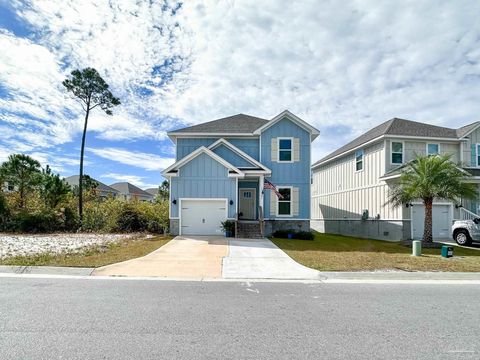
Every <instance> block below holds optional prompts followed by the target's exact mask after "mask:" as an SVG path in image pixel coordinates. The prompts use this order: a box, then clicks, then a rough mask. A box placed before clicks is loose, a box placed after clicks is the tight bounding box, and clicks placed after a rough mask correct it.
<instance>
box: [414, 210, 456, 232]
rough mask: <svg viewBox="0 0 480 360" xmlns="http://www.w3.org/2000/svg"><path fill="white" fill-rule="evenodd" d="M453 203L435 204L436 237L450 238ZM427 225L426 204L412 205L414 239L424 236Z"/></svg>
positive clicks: (433, 223)
mask: <svg viewBox="0 0 480 360" xmlns="http://www.w3.org/2000/svg"><path fill="white" fill-rule="evenodd" d="M451 208H452V206H451V205H444V204H433V208H432V235H433V238H434V239H450V237H451V234H450V232H451V226H452V212H451ZM424 226H425V206H423V204H414V205H413V207H412V237H413V239H414V240H421V239H422V238H423V229H424Z"/></svg>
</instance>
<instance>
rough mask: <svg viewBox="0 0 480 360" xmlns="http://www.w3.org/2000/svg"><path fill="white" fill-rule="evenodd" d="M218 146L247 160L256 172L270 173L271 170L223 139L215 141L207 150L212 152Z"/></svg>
mask: <svg viewBox="0 0 480 360" xmlns="http://www.w3.org/2000/svg"><path fill="white" fill-rule="evenodd" d="M220 145H223V146H225V147H227V148H229V149H230V150H232V151H234V152H235V153H237V154H238V155H239V156H241V157H242V158H244V159H245V160H247V161H248V162H250V163H251V164H252V165H255V167H256V169H257V170H263V171H265V172H268V173H271V170H270V169H269V168H267V167H266V166H265V165H263V164H261V163H260V162H258V161H257V160H255V159H254V158H252V157H251V156H250V155H248V154H247V153H245V152H244V151H242V150H241V149H239V148H237V147H236V146H235V145H233V144H232V143H230V142H228V141H227V140H225V139H224V138H221V139H218V140H217V141H215V142H214V143H213V144H211V145H210V146H209V147H208V149H209V150H213V149H215V148H217V147H218V146H220Z"/></svg>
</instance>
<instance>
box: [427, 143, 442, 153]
mask: <svg viewBox="0 0 480 360" xmlns="http://www.w3.org/2000/svg"><path fill="white" fill-rule="evenodd" d="M438 154H440V144H427V156H430V155H438Z"/></svg>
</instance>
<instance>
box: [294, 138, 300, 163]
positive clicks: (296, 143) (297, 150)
mask: <svg viewBox="0 0 480 360" xmlns="http://www.w3.org/2000/svg"><path fill="white" fill-rule="evenodd" d="M293 161H300V139H299V138H294V139H293Z"/></svg>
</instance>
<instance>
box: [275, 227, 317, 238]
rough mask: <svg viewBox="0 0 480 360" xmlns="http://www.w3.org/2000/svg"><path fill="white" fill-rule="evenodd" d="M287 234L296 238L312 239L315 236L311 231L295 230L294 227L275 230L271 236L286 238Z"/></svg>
mask: <svg viewBox="0 0 480 360" xmlns="http://www.w3.org/2000/svg"><path fill="white" fill-rule="evenodd" d="M288 234H292V238H293V239H298V240H313V239H314V238H315V236H314V234H313V232H312V231H296V230H294V229H287V230H277V231H275V232H274V233H273V237H276V238H280V239H288Z"/></svg>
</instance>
